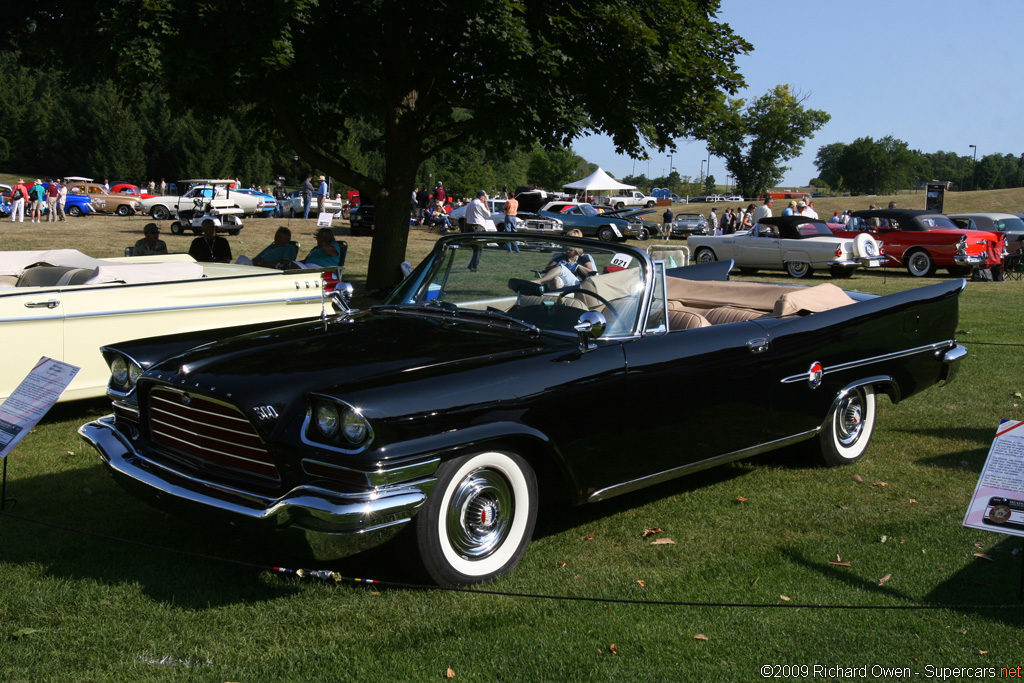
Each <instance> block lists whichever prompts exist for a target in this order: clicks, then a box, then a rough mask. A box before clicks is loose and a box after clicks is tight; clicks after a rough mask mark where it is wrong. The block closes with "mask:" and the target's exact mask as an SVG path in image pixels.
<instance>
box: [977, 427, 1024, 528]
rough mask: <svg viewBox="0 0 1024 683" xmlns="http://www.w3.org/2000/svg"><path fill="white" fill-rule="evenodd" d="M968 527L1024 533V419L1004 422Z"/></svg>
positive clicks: (989, 459)
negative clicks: (1023, 420)
mask: <svg viewBox="0 0 1024 683" xmlns="http://www.w3.org/2000/svg"><path fill="white" fill-rule="evenodd" d="M964 526H966V527H971V528H973V529H983V530H985V531H996V532H999V533H1001V534H1012V535H1014V536H1024V422H1015V421H1014V420H1003V421H1002V422H1001V423H1000V425H999V429H998V430H996V438H995V440H994V441H993V442H992V448H990V449H989V452H988V458H987V459H986V460H985V467H984V468H982V470H981V476H980V477H978V486H977V487H976V488H975V489H974V496H973V497H972V498H971V504H970V506H969V507H968V508H967V514H966V515H965V516H964Z"/></svg>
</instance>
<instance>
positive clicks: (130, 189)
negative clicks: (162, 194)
mask: <svg viewBox="0 0 1024 683" xmlns="http://www.w3.org/2000/svg"><path fill="white" fill-rule="evenodd" d="M110 192H111V193H112V194H118V193H120V194H130V195H134V196H136V197H138V198H139V199H149V198H150V197H155V196H156V195H155V194H151V193H149V192H143V191H142V188H140V187H139V186H138V185H131V184H129V183H118V184H117V185H114V186H113V187H112V188H110Z"/></svg>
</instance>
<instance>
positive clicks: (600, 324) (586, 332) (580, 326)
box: [574, 311, 608, 353]
mask: <svg viewBox="0 0 1024 683" xmlns="http://www.w3.org/2000/svg"><path fill="white" fill-rule="evenodd" d="M607 327H608V321H607V320H605V317H604V314H603V313H599V312H598V311H587V312H586V313H584V314H583V315H581V316H580V319H579V322H577V323H576V326H575V328H574V329H575V330H576V334H578V335H579V339H580V347H579V348H580V353H585V352H586V351H587V350H588V349H589V348H590V340H591V339H597V338H599V337H600V336H601V335H603V334H604V331H605V329H606V328H607Z"/></svg>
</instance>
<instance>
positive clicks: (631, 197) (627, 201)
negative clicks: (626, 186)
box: [597, 190, 658, 209]
mask: <svg viewBox="0 0 1024 683" xmlns="http://www.w3.org/2000/svg"><path fill="white" fill-rule="evenodd" d="M657 201H658V199H657V197H651V196H649V195H645V194H644V193H643V192H637V191H636V190H633V191H631V192H626V193H625V194H622V195H619V196H617V197H598V198H597V203H598V204H601V205H606V206H611V207H613V208H616V209H624V208H626V207H627V206H643V207H645V208H648V209H649V208H651V207H652V206H654V205H655V204H656V203H657Z"/></svg>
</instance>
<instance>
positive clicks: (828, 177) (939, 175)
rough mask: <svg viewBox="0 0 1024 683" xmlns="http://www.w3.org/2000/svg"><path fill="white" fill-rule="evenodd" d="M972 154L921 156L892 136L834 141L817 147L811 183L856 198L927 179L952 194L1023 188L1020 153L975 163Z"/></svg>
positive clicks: (988, 156) (1023, 168)
mask: <svg viewBox="0 0 1024 683" xmlns="http://www.w3.org/2000/svg"><path fill="white" fill-rule="evenodd" d="M974 151H975V150H972V151H971V154H966V155H965V154H957V153H955V152H944V151H939V152H922V151H920V150H912V149H909V148H908V146H907V143H906V142H904V141H902V140H898V139H895V138H893V137H892V136H886V137H884V138H881V139H879V140H874V139H872V138H869V137H865V138H858V139H856V140H854V141H853V142H852V143H849V144H847V143H845V142H835V143H832V144H830V145H825V146H823V147H821V148H819V149H818V154H817V156H816V157H815V161H814V165H815V166H817V168H818V177H817V178H815V179H814V180H812V181H811V184H812V185H817V186H819V187H828V188H830V189H831V190H833V191H849V192H853V193H858V194H868V193H870V194H891V193H893V192H895V191H896V190H899V189H907V188H911V187H914V186H916V185H917V184H918V183H922V182H928V181H932V180H938V181H943V182H949V183H952V187H953V189H955V190H1001V189H1005V188H1008V187H1022V186H1024V155H1019V156H1018V155H1017V154H1011V153H1002V154H1001V153H992V154H985V155H983V156H982V157H981V158H980V159H978V160H977V161H976V162H975V159H974Z"/></svg>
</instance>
